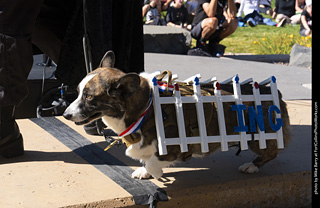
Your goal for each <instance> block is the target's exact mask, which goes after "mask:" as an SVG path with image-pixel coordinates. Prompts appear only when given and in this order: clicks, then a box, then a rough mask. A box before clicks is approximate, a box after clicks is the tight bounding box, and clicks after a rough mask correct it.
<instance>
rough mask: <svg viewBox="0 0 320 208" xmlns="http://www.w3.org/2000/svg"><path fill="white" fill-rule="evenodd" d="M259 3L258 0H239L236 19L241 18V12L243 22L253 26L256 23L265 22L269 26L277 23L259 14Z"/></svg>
mask: <svg viewBox="0 0 320 208" xmlns="http://www.w3.org/2000/svg"><path fill="white" fill-rule="evenodd" d="M259 3H260V0H241V3H240V8H239V11H238V14H237V17H238V20H239V21H241V20H242V17H241V16H242V12H243V13H244V15H245V17H244V20H243V22H245V23H247V24H248V25H249V26H251V27H254V26H256V25H257V24H261V23H262V24H266V25H269V26H275V25H276V24H277V23H275V22H273V21H272V20H271V19H269V18H264V17H263V16H262V15H261V14H259Z"/></svg>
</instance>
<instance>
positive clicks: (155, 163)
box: [132, 155, 172, 179]
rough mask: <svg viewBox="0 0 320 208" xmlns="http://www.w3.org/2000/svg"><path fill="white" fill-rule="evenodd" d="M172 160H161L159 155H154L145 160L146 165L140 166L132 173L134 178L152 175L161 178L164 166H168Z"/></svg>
mask: <svg viewBox="0 0 320 208" xmlns="http://www.w3.org/2000/svg"><path fill="white" fill-rule="evenodd" d="M171 164H172V162H168V161H160V160H159V159H158V157H157V156H155V155H152V156H151V157H150V158H149V159H148V160H146V161H145V165H144V167H140V168H138V169H137V170H136V171H134V172H133V173H132V177H133V178H139V179H143V178H150V175H151V176H152V177H153V178H155V179H159V178H161V176H162V174H163V171H162V168H164V167H168V166H170V165H171Z"/></svg>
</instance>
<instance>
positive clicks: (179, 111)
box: [174, 84, 188, 152]
mask: <svg viewBox="0 0 320 208" xmlns="http://www.w3.org/2000/svg"><path fill="white" fill-rule="evenodd" d="M174 87H175V91H174V94H175V99H176V103H175V107H176V114H177V123H178V130H179V138H180V149H181V152H188V144H187V141H186V140H187V136H186V131H185V123H184V116H183V108H182V101H181V93H180V90H179V85H178V84H175V85H174Z"/></svg>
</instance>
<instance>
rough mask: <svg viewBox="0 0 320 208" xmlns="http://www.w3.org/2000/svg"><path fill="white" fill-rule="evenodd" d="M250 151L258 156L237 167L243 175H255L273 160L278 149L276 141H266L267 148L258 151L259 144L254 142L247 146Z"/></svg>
mask: <svg viewBox="0 0 320 208" xmlns="http://www.w3.org/2000/svg"><path fill="white" fill-rule="evenodd" d="M249 147H250V149H251V150H252V151H253V152H254V153H256V154H257V155H258V156H257V157H256V158H255V159H254V160H253V161H252V162H250V163H245V164H243V165H241V166H240V167H239V171H240V172H243V173H256V172H258V171H259V168H261V167H262V166H263V165H264V164H266V163H267V162H269V161H270V160H273V159H274V158H276V157H277V155H278V147H277V141H276V140H268V141H267V148H266V149H260V148H259V142H258V141H254V142H250V144H249Z"/></svg>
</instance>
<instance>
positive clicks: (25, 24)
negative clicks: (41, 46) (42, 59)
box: [0, 0, 43, 106]
mask: <svg viewBox="0 0 320 208" xmlns="http://www.w3.org/2000/svg"><path fill="white" fill-rule="evenodd" d="M42 1H43V0H28V1H26V0H1V1H0V106H8V105H18V104H19V103H20V102H21V101H22V100H23V99H24V98H25V97H26V96H27V94H28V85H27V77H28V74H29V72H30V70H31V68H32V63H33V56H32V47H31V33H32V30H33V27H34V25H35V21H36V17H37V15H38V13H39V11H40V8H41V4H42Z"/></svg>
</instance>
